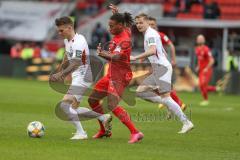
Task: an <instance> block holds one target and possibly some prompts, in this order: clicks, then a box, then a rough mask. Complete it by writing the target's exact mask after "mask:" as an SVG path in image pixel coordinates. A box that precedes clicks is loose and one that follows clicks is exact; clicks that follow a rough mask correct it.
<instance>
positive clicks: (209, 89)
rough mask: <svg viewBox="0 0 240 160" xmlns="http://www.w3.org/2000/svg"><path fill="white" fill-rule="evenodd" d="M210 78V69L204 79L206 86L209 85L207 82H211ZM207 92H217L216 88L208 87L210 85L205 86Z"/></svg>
mask: <svg viewBox="0 0 240 160" xmlns="http://www.w3.org/2000/svg"><path fill="white" fill-rule="evenodd" d="M211 78H212V69H210V70H209V71H208V72H207V73H206V79H207V82H206V83H207V84H209V82H210V81H211ZM207 91H208V92H216V91H217V88H216V86H210V85H207Z"/></svg>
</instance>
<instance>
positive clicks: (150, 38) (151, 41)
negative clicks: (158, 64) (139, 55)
mask: <svg viewBox="0 0 240 160" xmlns="http://www.w3.org/2000/svg"><path fill="white" fill-rule="evenodd" d="M146 43H147V46H152V45H155V46H156V45H157V36H156V35H155V34H153V33H149V34H148V35H147V36H146Z"/></svg>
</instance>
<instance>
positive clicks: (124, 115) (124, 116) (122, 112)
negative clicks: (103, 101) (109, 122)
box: [112, 106, 139, 134]
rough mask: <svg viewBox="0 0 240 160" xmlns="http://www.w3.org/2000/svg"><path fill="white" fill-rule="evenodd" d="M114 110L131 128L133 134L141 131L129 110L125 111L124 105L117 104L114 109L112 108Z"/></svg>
mask: <svg viewBox="0 0 240 160" xmlns="http://www.w3.org/2000/svg"><path fill="white" fill-rule="evenodd" d="M112 112H113V114H114V115H115V116H116V117H118V119H119V120H120V121H121V122H122V123H123V124H124V125H125V126H126V127H127V128H128V129H129V130H130V132H131V134H135V133H138V132H139V131H138V130H137V129H136V127H135V126H134V124H133V122H132V121H131V118H130V116H129V115H128V113H127V111H125V110H124V109H123V108H122V107H120V106H117V107H116V108H115V109H114V110H112Z"/></svg>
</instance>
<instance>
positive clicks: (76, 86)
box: [67, 70, 92, 102]
mask: <svg viewBox="0 0 240 160" xmlns="http://www.w3.org/2000/svg"><path fill="white" fill-rule="evenodd" d="M91 85H92V72H91V70H86V71H85V72H81V73H79V74H76V73H75V74H72V83H71V86H70V87H69V89H68V92H67V94H69V95H73V96H74V97H75V98H76V99H77V101H78V102H80V101H81V100H82V98H83V96H84V94H85V92H86V91H87V90H88V89H89V88H90V87H91Z"/></svg>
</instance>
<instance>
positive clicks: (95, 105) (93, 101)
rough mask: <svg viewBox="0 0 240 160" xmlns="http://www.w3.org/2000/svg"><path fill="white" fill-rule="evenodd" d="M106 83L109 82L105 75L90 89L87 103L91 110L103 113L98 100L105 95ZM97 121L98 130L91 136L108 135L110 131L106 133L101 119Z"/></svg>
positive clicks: (100, 136)
mask: <svg viewBox="0 0 240 160" xmlns="http://www.w3.org/2000/svg"><path fill="white" fill-rule="evenodd" d="M108 84H109V80H108V78H107V77H106V76H105V77H103V78H101V79H100V80H99V81H98V82H97V84H96V85H95V88H94V90H93V91H92V93H91V94H90V96H89V98H88V103H89V105H90V106H91V108H92V109H93V111H95V112H97V113H101V114H103V112H104V111H103V107H102V105H101V104H100V100H102V99H103V98H104V97H106V96H107V89H108ZM98 122H99V125H100V130H99V131H98V133H97V134H95V135H94V136H93V138H102V137H104V136H106V137H110V136H111V133H110V132H109V133H106V131H105V127H104V124H103V123H102V122H101V121H98Z"/></svg>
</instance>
